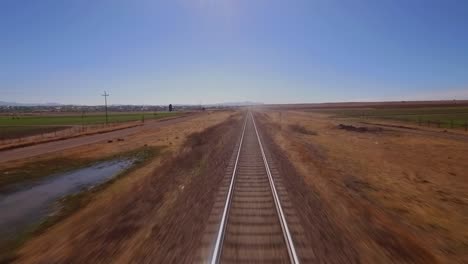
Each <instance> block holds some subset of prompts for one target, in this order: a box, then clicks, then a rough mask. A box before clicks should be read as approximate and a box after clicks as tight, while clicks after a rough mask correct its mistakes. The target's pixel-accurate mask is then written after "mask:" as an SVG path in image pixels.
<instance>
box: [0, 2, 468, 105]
mask: <svg viewBox="0 0 468 264" xmlns="http://www.w3.org/2000/svg"><path fill="white" fill-rule="evenodd" d="M103 90H106V91H108V92H109V93H110V94H111V96H110V97H109V101H110V103H114V104H167V103H193V104H199V103H217V102H229V101H245V100H249V101H258V102H265V103H302V102H326V101H356V100H415V99H420V100H423V99H468V1H466V0H458V1H457V0H439V1H432V0H379V1H376V0H281V1H280V0H167V1H162V0H161V1H158V0H66V1H64V0H55V1H54V0H39V1H38V0H0V92H1V93H0V100H1V101H15V102H26V103H28V102H34V103H45V102H59V103H74V104H102V101H103V98H102V97H101V96H100V94H101V93H102V91H103Z"/></svg>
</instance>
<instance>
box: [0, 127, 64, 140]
mask: <svg viewBox="0 0 468 264" xmlns="http://www.w3.org/2000/svg"><path fill="white" fill-rule="evenodd" d="M66 128H68V127H67V126H0V140H5V139H15V138H22V137H28V136H32V135H39V134H45V133H51V132H54V131H59V130H63V129H66Z"/></svg>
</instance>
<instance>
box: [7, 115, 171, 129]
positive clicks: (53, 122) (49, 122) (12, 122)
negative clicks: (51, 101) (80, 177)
mask: <svg viewBox="0 0 468 264" xmlns="http://www.w3.org/2000/svg"><path fill="white" fill-rule="evenodd" d="M178 114H180V113H174V112H172V113H170V112H158V113H118V114H117V113H111V114H109V123H118V122H128V121H137V120H142V118H143V117H144V119H145V120H148V119H158V118H164V117H170V116H175V115H178ZM105 122H106V116H105V115H104V114H88V115H84V116H82V115H27V116H26V115H25V116H16V117H12V116H0V126H70V125H91V124H104V123H105Z"/></svg>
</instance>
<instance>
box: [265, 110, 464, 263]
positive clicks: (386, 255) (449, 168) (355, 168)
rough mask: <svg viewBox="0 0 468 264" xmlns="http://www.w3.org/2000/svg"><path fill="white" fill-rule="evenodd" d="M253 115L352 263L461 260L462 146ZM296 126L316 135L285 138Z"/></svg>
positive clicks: (313, 120) (429, 136)
mask: <svg viewBox="0 0 468 264" xmlns="http://www.w3.org/2000/svg"><path fill="white" fill-rule="evenodd" d="M258 116H259V119H260V120H261V122H262V123H263V124H264V125H265V126H269V128H270V129H264V130H265V131H275V133H271V135H272V137H273V139H274V141H275V142H276V143H277V144H278V145H279V147H280V149H281V150H282V151H284V152H285V153H286V155H287V157H288V159H289V160H290V161H291V162H292V163H293V164H294V167H295V168H296V169H297V170H298V172H299V174H300V175H301V176H302V177H303V178H304V182H305V183H306V184H307V186H308V188H309V192H310V193H313V194H314V195H316V196H317V197H318V199H319V200H320V203H321V206H323V207H325V210H326V217H327V218H329V219H331V220H330V221H332V222H334V223H336V225H337V226H341V227H342V228H343V229H344V235H345V236H346V237H348V239H349V240H350V241H353V243H352V244H351V245H349V246H350V247H352V248H354V249H356V252H358V253H359V259H360V261H362V262H364V263H385V262H395V261H396V262H398V263H400V262H419V263H430V262H441V263H466V262H467V261H468V228H467V226H466V223H467V222H468V178H466V172H467V171H468V140H467V139H464V140H463V139H462V138H460V137H454V138H452V137H448V136H447V135H442V134H441V133H440V132H434V131H428V132H425V131H417V132H415V131H411V130H408V131H405V130H397V129H395V130H393V129H391V128H386V129H384V130H383V131H382V132H379V133H354V132H349V131H346V130H341V129H338V128H337V125H338V124H339V121H334V120H332V119H329V118H328V116H326V115H323V114H316V113H305V112H300V111H283V112H278V111H267V112H263V113H260V114H258ZM298 123H299V124H301V125H302V126H304V127H305V128H306V129H309V130H312V131H316V132H318V136H309V135H296V136H292V135H291V133H289V130H288V129H286V128H288V126H289V125H294V124H298ZM355 125H356V126H358V125H359V124H355ZM324 232H325V231H324Z"/></svg>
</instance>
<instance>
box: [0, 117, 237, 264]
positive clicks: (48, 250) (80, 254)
mask: <svg viewBox="0 0 468 264" xmlns="http://www.w3.org/2000/svg"><path fill="white" fill-rule="evenodd" d="M226 120H227V121H226ZM239 124H240V122H239V116H238V115H237V116H236V114H235V113H233V112H217V113H207V114H204V115H201V116H198V117H194V118H193V119H191V120H188V121H184V122H182V123H177V124H174V125H170V126H167V127H162V128H161V129H158V130H148V131H146V132H143V133H138V134H135V135H133V136H131V137H128V138H125V140H123V141H113V142H112V143H106V142H103V143H99V144H92V145H88V146H83V147H80V148H75V149H70V150H67V151H63V152H61V153H54V154H51V155H47V157H38V158H32V159H28V160H26V161H17V162H15V163H11V164H10V165H9V166H10V167H11V168H14V167H21V166H22V165H24V163H25V162H26V163H27V162H35V161H40V160H46V159H53V158H55V157H58V156H65V157H75V158H80V157H88V158H96V159H98V158H99V157H102V156H107V155H110V154H115V153H118V152H122V151H128V150H131V149H135V148H138V147H141V146H144V145H148V146H154V147H156V146H166V147H165V151H166V155H163V156H162V157H158V158H156V159H154V160H152V161H149V163H147V165H145V166H143V167H141V168H139V169H137V170H135V171H132V172H131V173H130V174H129V175H127V176H126V177H124V178H122V179H119V180H118V181H116V182H114V183H113V184H111V185H110V186H108V187H107V188H106V189H105V190H103V191H101V192H99V193H97V194H96V195H95V197H94V198H93V199H92V200H91V201H90V202H89V203H88V204H87V205H86V207H84V208H81V209H80V210H78V211H77V212H75V213H74V214H72V215H71V216H70V217H68V218H67V219H65V220H63V221H62V222H60V223H58V224H56V225H54V226H53V227H51V228H50V229H49V230H47V231H46V232H44V233H43V234H41V235H40V236H38V237H36V238H33V239H32V240H31V241H29V242H28V243H27V244H26V245H25V246H24V247H23V248H22V249H21V250H20V251H19V255H18V257H19V258H18V259H17V261H18V262H21V263H50V262H63V263H84V262H88V263H89V262H94V263H95V262H99V261H103V262H112V263H116V262H119V261H120V263H128V259H129V258H131V259H135V258H137V257H139V258H143V259H144V258H145V257H149V256H152V258H153V259H154V257H155V256H156V257H160V258H161V261H162V258H167V259H170V258H178V257H181V254H180V253H176V252H173V249H174V243H176V244H177V245H178V248H180V249H182V250H189V249H191V248H192V247H193V245H194V243H195V242H194V240H188V239H187V237H186V236H187V235H189V236H191V235H190V234H192V232H193V234H194V235H196V234H199V233H200V232H201V231H202V230H203V224H204V222H203V221H195V220H196V219H194V218H193V216H196V215H197V214H201V213H203V212H204V211H206V210H208V212H206V214H209V210H210V202H211V201H212V199H211V198H210V195H211V192H210V191H209V189H207V188H202V187H206V186H208V182H211V181H212V180H213V177H214V176H216V175H214V173H218V171H217V169H216V168H218V167H219V168H224V167H225V166H224V165H222V163H223V162H225V161H224V160H226V162H227V160H228V158H226V159H225V155H227V154H226V153H228V152H229V155H231V154H232V150H230V151H229V148H225V144H228V145H232V144H233V143H232V142H231V141H235V140H237V132H238V130H239V129H238V128H234V129H232V128H233V126H234V127H235V126H237V125H239ZM207 128H209V129H208V130H207ZM212 138H217V140H212ZM207 160H210V162H207ZM206 171H212V172H213V174H209V173H208V174H207V173H205V172H206ZM195 179H197V180H196V181H195ZM216 187H217V185H215V184H214V185H212V188H213V189H215V188H216ZM193 198H197V199H193ZM203 201H205V202H203ZM198 202H199V203H198ZM163 226H164V228H162V227H163ZM182 230H183V231H182ZM167 232H182V234H181V235H179V236H171V235H170V233H167ZM137 249H138V250H137ZM154 250H156V252H155V251H154ZM159 250H163V251H165V252H167V254H164V255H161V254H157V252H158V251H159ZM135 254H137V255H135ZM143 259H142V260H143Z"/></svg>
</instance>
